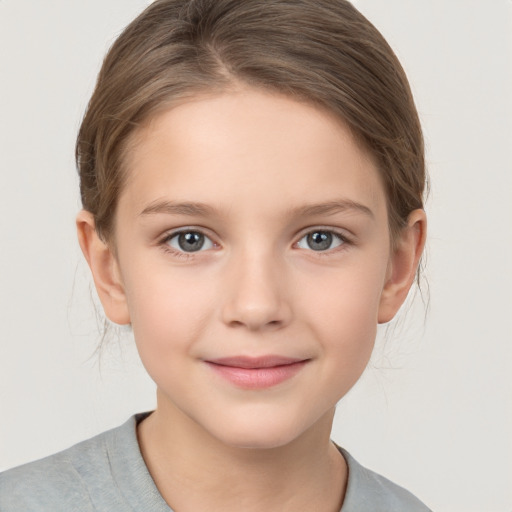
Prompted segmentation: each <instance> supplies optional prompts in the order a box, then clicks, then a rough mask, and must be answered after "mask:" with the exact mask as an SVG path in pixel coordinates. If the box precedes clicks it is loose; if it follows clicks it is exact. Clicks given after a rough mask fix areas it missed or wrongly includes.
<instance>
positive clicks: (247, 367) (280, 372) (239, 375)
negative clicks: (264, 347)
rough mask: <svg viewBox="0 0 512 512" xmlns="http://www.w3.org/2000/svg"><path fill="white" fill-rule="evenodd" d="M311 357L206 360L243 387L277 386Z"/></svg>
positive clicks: (217, 370) (275, 356) (223, 376)
mask: <svg viewBox="0 0 512 512" xmlns="http://www.w3.org/2000/svg"><path fill="white" fill-rule="evenodd" d="M309 361H310V360H309V359H300V358H290V357H284V356H277V355H269V356H262V357H246V356H237V357H224V358H219V359H212V360H205V361H204V362H205V363H206V364H207V365H208V366H209V367H210V368H211V369H212V370H213V371H214V372H215V373H216V374H217V375H219V376H221V377H222V378H224V379H225V380H227V381H229V382H230V383H232V384H234V385H235V386H237V387H240V388H243V389H265V388H270V387H273V386H277V385H278V384H281V383H282V382H284V381H286V380H288V379H291V378H292V377H293V376H295V375H296V374H297V373H299V372H300V371H301V370H302V369H303V368H304V366H305V365H306V364H307V363H308V362H309Z"/></svg>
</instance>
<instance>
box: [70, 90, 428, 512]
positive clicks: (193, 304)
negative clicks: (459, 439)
mask: <svg viewBox="0 0 512 512" xmlns="http://www.w3.org/2000/svg"><path fill="white" fill-rule="evenodd" d="M133 142H134V143H133V144H132V150H131V151H130V153H129V154H128V155H127V158H126V162H127V172H128V181H127V184H126V186H125V188H124V190H123V191H122V192H121V195H120V199H119V205H118V210H117V212H116V219H115V232H114V236H113V239H112V240H111V241H110V243H109V244H105V243H104V242H103V241H101V240H100V239H99V238H98V236H97V235H96V232H95V230H94V220H93V217H92V215H91V214H90V213H88V212H84V211H83V212H81V213H80V214H79V215H78V218H77V227H78V234H79V240H80V244H81V247H82V250H83V252H84V254H85V256H86V259H87V261H88V263H89V265H90V267H91V270H92V273H93V277H94V280H95V284H96V287H97V290H98V293H99V296H100V299H101V301H102V303H103V306H104V308H105V312H106V314H107V316H108V317H109V318H110V319H111V320H112V321H113V322H116V323H119V324H131V326H132V328H133V332H134V336H135V340H136V343H137V347H138V350H139V353H140V356H141V359H142V361H143V363H144V365H145V367H146V369H147V371H148V372H149V374H150V375H151V377H152V378H153V380H154V381H155V382H156V384H157V398H158V405H157V409H156V411H155V412H154V413H153V414H152V415H151V416H149V418H148V419H146V420H144V421H143V422H142V423H141V424H140V426H139V430H138V436H139V443H140V445H141V450H142V454H143V457H144V459H145V462H146V464H147V466H148V469H149V471H150V473H151V475H152V477H153V479H154V480H155V483H156V485H157V487H158V489H159V490H160V492H161V494H162V496H163V497H164V499H165V500H166V501H167V502H168V503H169V505H170V506H172V507H173V508H174V509H175V510H179V511H180V512H186V511H192V510H203V511H207V512H210V511H211V512H213V511H221V510H222V511H224V512H226V511H230V510H246V511H251V510H262V509H264V510H269V511H273V510H276V511H277V510H279V511H281V512H282V511H288V510H309V509H311V510H318V511H326V512H334V511H339V509H340V507H341V504H342V501H343V496H344V493H345V488H346V482H347V469H346V465H345V461H344V459H343V457H342V456H341V455H340V454H339V453H338V451H337V450H336V448H335V447H334V446H333V445H332V443H331V442H330V440H329V437H330V432H331V426H332V419H333V415H334V409H335V405H336V403H337V402H338V401H339V400H340V399H341V398H342V397H343V396H344V395H345V394H346V393H347V392H348V390H349V389H350V388H351V387H352V386H353V385H354V383H355V382H356V381H357V379H358V378H359V377H360V375H361V373H362V372H363V370H364V368H365V367H366V365H367V363H368V360H369V358H370V355H371V351H372V348H373V344H374V340H375V335H376V327H377V324H378V323H379V322H380V323H383V322H387V321H389V320H391V319H392V318H393V316H394V315H395V313H396V312H397V310H398V309H399V307H400V305H401V304H402V303H403V301H404V299H405V297H406V295H407V292H408V290H409V288H410V286H411V284H412V282H413V279H414V275H415V271H416V268H417V265H418V261H419V258H420V255H421V251H422V249H423V244H424V240H425V226H426V221H425V215H424V212H423V211H422V210H416V211H414V212H412V213H411V215H410V217H409V221H408V225H407V227H406V228H405V229H404V230H403V233H402V236H401V237H400V239H399V240H398V241H396V244H395V247H396V249H394V250H393V251H392V250H391V240H390V235H389V229H388V216H387V211H386V197H385V193H384V188H383V186H382V183H381V179H380V177H379V174H378V172H377V169H376V166H375V164H374V162H373V160H372V158H371V156H370V155H369V154H368V153H367V152H366V151H364V150H363V149H362V148H361V147H360V146H359V145H358V144H357V143H356V141H355V140H354V138H353V137H352V135H351V133H350V131H349V130H348V128H347V127H346V126H345V125H344V124H343V123H342V122H340V121H339V120H338V119H336V118H334V117H333V116H332V115H330V114H329V113H326V112H324V111H322V110H319V109H317V108H316V107H313V106H310V105H308V104H305V103H299V102H297V101H295V100H293V99H290V98H287V97H284V96H279V95H273V94H269V93H266V92H262V91H257V90H253V89H246V88H245V89H243V88H242V89H239V90H237V91H232V92H229V93H225V94H221V95H216V96H203V97H197V98H196V99H195V100H194V101H189V102H187V103H185V104H182V105H180V106H177V107H174V108H173V109H171V110H168V111H165V112H164V113H162V114H160V115H159V116H158V117H156V118H154V119H152V121H151V122H150V123H148V125H147V126H145V127H143V128H141V129H140V130H139V132H138V133H136V136H135V138H134V141H133ZM192 203H193V204H197V203H200V204H201V208H197V207H195V208H194V207H191V204H192ZM177 204H181V205H182V206H180V207H176V205H177ZM183 204H186V206H183ZM313 205H315V208H312V206H313ZM333 205H336V206H333ZM179 230H185V231H187V230H188V232H199V233H202V234H204V235H205V236H206V237H207V238H205V239H204V240H205V243H204V245H203V247H202V249H201V250H199V251H196V252H186V251H184V250H183V249H182V248H180V244H179V239H178V236H177V235H176V232H177V231H179ZM315 232H317V233H318V232H322V233H324V235H325V233H332V243H331V245H329V246H328V247H327V248H326V249H322V250H314V248H316V249H318V245H314V244H312V242H311V238H309V239H308V237H307V235H308V234H311V233H315ZM327 236H329V235H327ZM269 354H271V355H281V356H286V357H293V358H299V359H301V360H305V361H306V363H305V364H304V365H303V366H302V367H301V369H300V370H299V371H298V373H296V374H295V375H294V376H293V377H291V378H289V379H287V380H286V381H284V382H282V383H280V384H278V385H275V386H271V387H268V388H263V389H244V388H240V387H239V386H237V385H235V384H233V383H232V382H230V381H227V380H226V379H224V378H222V377H219V375H218V374H217V373H216V372H214V371H212V368H211V366H209V364H208V363H207V361H211V360H212V359H215V358H220V357H231V356H240V355H244V356H253V357H254V356H262V355H269Z"/></svg>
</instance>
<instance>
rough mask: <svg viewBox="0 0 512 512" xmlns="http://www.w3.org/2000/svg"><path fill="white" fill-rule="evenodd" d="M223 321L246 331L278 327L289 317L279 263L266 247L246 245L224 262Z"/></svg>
mask: <svg viewBox="0 0 512 512" xmlns="http://www.w3.org/2000/svg"><path fill="white" fill-rule="evenodd" d="M228 267H229V269H228V272H227V273H228V278H227V282H226V292H227V295H226V298H225V301H224V304H223V317H224V321H225V322H226V323H227V324H229V325H231V326H242V325H244V326H245V327H247V328H248V329H250V330H259V329H268V328H279V327H282V326H283V325H285V324H286V323H287V322H288V321H289V319H290V315H291V310H290V304H289V303H288V301H287V298H286V296H287V294H286V276H285V272H284V269H283V265H282V262H281V261H280V259H279V258H278V257H277V255H276V254H275V253H274V252H273V251H272V250H271V249H270V248H268V247H267V248H263V247H261V246H259V247H255V246H254V245H253V244H251V246H246V247H244V248H243V249H242V248H241V249H240V250H239V251H236V252H234V253H233V254H232V257H231V258H230V261H229V263H228Z"/></svg>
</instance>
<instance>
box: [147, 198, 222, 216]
mask: <svg viewBox="0 0 512 512" xmlns="http://www.w3.org/2000/svg"><path fill="white" fill-rule="evenodd" d="M154 213H165V214H168V215H188V216H191V217H192V216H196V217H208V216H213V215H216V214H217V209H216V208H214V207H212V206H210V205H208V204H205V203H195V202H185V203H176V202H174V201H166V200H156V201H153V202H152V203H150V204H149V205H148V206H146V208H144V210H142V212H141V213H140V215H141V216H143V215H150V214H154Z"/></svg>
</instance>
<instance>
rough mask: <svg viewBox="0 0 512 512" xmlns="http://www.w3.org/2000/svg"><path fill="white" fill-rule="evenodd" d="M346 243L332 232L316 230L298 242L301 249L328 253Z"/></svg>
mask: <svg viewBox="0 0 512 512" xmlns="http://www.w3.org/2000/svg"><path fill="white" fill-rule="evenodd" d="M344 243H345V239H344V238H343V237H342V236H341V235H338V234H337V233H334V232H332V231H323V230H316V231H311V232H310V233H308V234H307V235H305V236H303V237H302V238H301V239H300V240H299V241H298V242H297V247H299V248H300V249H311V250H313V251H328V250H329V249H335V248H336V247H339V246H340V245H343V244H344Z"/></svg>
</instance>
